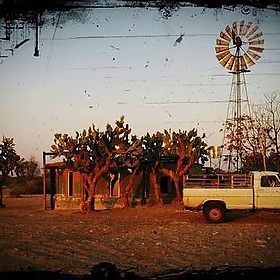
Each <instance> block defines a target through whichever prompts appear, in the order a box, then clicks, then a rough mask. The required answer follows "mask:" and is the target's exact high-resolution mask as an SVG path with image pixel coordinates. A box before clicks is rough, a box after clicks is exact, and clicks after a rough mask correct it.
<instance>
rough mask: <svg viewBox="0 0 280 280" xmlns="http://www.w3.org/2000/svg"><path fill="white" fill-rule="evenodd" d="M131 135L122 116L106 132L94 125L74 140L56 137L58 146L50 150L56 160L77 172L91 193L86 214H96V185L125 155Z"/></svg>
mask: <svg viewBox="0 0 280 280" xmlns="http://www.w3.org/2000/svg"><path fill="white" fill-rule="evenodd" d="M130 132H131V129H130V128H128V125H125V124H124V116H122V117H120V119H119V120H117V121H116V123H115V127H114V128H113V127H112V126H111V125H110V124H107V126H106V128H105V130H104V131H99V129H97V128H96V127H95V125H92V127H89V128H88V130H85V129H84V130H83V131H82V132H81V133H79V132H76V136H75V137H72V136H69V135H68V134H64V135H62V134H55V138H54V143H55V144H54V145H52V147H51V148H52V152H53V153H54V157H61V156H62V157H63V158H64V162H65V166H66V167H67V168H69V169H71V170H73V171H78V172H79V173H80V174H81V176H82V178H83V182H84V183H83V187H84V189H85V190H86V191H87V193H88V199H87V201H85V203H84V205H83V209H84V210H85V211H88V212H90V211H94V202H95V192H96V186H97V183H98V181H99V179H100V178H101V177H102V175H103V174H105V173H106V172H108V170H109V169H110V167H113V166H115V165H116V162H117V161H118V158H119V156H120V155H122V154H124V153H125V151H126V149H127V144H126V142H127V141H128V140H127V139H128V135H129V134H130Z"/></svg>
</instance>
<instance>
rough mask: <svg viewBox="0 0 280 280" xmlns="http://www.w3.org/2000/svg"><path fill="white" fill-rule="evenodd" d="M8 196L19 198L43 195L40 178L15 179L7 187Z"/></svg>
mask: <svg viewBox="0 0 280 280" xmlns="http://www.w3.org/2000/svg"><path fill="white" fill-rule="evenodd" d="M9 188H10V195H11V196H14V197H20V196H21V195H31V194H43V180H42V177H34V178H32V179H30V178H27V177H24V176H22V177H16V178H14V180H13V183H12V184H10V185H9Z"/></svg>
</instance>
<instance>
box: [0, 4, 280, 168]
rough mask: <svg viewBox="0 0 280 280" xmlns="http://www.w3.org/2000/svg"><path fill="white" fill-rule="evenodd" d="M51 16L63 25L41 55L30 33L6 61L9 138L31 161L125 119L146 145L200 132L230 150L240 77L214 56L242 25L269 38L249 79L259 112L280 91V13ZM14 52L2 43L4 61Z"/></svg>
mask: <svg viewBox="0 0 280 280" xmlns="http://www.w3.org/2000/svg"><path fill="white" fill-rule="evenodd" d="M67 13H75V18H76V20H74V19H73V20H71V21H68V20H65V17H66V15H67ZM73 15H74V14H73ZM43 18H46V19H48V20H49V21H52V22H53V24H52V25H44V26H43V27H41V28H40V38H39V51H40V56H39V57H34V56H33V52H34V41H35V39H34V36H35V31H34V30H26V31H25V34H23V33H20V31H18V33H17V34H15V33H13V34H12V36H13V42H12V43H13V44H14V45H16V44H17V43H19V42H20V41H22V40H23V39H25V38H27V39H30V40H29V41H28V42H26V43H25V44H23V45H22V46H21V47H19V48H18V49H16V51H14V53H13V55H9V57H8V58H5V59H2V60H0V94H1V95H0V98H1V99H0V100H1V101H0V134H1V137H2V135H5V136H7V137H13V138H14V140H15V143H16V150H17V152H18V153H19V154H20V155H21V156H23V157H24V158H26V159H29V158H30V156H35V157H36V160H37V161H39V162H40V163H41V161H42V152H43V151H49V150H50V147H51V145H52V144H53V139H54V134H55V133H57V132H59V133H68V134H71V135H74V134H75V131H81V130H83V129H84V128H88V127H89V126H91V124H92V123H94V124H95V125H96V126H97V127H99V128H100V129H101V130H103V129H104V128H105V125H106V123H110V124H112V125H113V124H114V122H115V121H116V120H117V119H119V117H120V116H121V115H124V116H125V120H126V122H128V123H129V124H130V126H131V128H132V134H136V135H138V136H139V137H141V136H142V135H144V134H146V132H150V133H154V132H156V131H158V130H159V131H162V130H163V129H172V130H175V131H178V129H182V130H190V129H192V128H197V129H198V132H199V134H200V135H202V134H203V133H206V142H207V144H208V145H220V144H221V142H222V133H221V132H219V130H220V129H221V128H222V123H223V122H224V121H225V118H226V110H227V103H228V102H227V101H228V97H229V92H230V85H231V75H232V74H230V73H229V72H228V70H226V69H225V68H223V67H222V66H221V65H220V64H219V62H218V60H217V58H216V56H215V51H214V48H215V44H216V39H217V38H218V36H219V33H220V31H224V29H225V27H226V26H227V25H231V24H232V22H234V21H237V22H240V21H241V20H245V22H248V21H251V22H252V23H253V24H254V25H258V26H259V28H260V30H261V31H262V32H263V33H264V40H265V44H264V48H265V50H264V52H263V53H262V57H261V58H260V60H259V61H258V62H257V63H256V64H255V65H254V66H252V67H251V68H250V70H251V72H250V73H248V74H247V75H246V81H247V90H248V95H249V99H250V101H251V104H256V103H258V102H259V101H260V100H261V99H262V98H263V95H264V94H269V93H272V92H279V89H280V47H279V46H280V31H279V30H280V15H279V13H277V12H275V11H272V10H260V9H256V8H252V7H247V9H246V10H245V9H244V7H241V6H237V7H236V8H235V9H220V10H214V9H206V8H201V7H197V8H194V7H184V8H180V9H179V10H177V11H173V13H172V16H171V17H169V18H164V17H163V16H162V13H160V11H159V10H158V9H156V8H149V9H142V8H123V7H121V8H115V9H109V8H102V9H87V10H86V11H85V10H71V11H69V12H63V13H61V12H54V13H48V14H44V15H43ZM73 18H74V16H73ZM2 35H3V34H1V36H0V37H2ZM181 35H182V36H181ZM180 36H181V37H180ZM178 38H180V39H181V40H180V39H179V40H177V39H178ZM176 40H177V42H176ZM10 43H11V42H10ZM8 44H9V42H4V41H1V40H0V51H1V53H3V51H4V50H5V48H7V47H8Z"/></svg>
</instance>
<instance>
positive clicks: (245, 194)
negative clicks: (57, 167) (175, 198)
mask: <svg viewBox="0 0 280 280" xmlns="http://www.w3.org/2000/svg"><path fill="white" fill-rule="evenodd" d="M183 202H184V206H185V208H186V209H193V210H194V209H196V210H202V211H203V214H204V217H205V219H206V221H207V222H209V223H221V222H223V221H224V218H225V213H226V211H227V210H277V209H278V210H279V209H280V180H279V174H278V173H277V172H273V171H252V172H250V173H248V174H239V173H235V174H234V173H219V174H217V173H213V174H197V175H195V174H192V175H187V176H186V178H185V180H184V185H183Z"/></svg>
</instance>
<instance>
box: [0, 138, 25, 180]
mask: <svg viewBox="0 0 280 280" xmlns="http://www.w3.org/2000/svg"><path fill="white" fill-rule="evenodd" d="M22 163H23V159H21V158H20V156H19V155H18V154H17V153H16V150H15V144H14V139H13V138H8V137H5V136H3V139H2V143H0V172H1V175H2V176H4V177H5V176H8V175H9V174H11V175H13V174H19V173H20V172H21V170H22Z"/></svg>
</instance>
